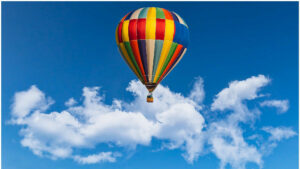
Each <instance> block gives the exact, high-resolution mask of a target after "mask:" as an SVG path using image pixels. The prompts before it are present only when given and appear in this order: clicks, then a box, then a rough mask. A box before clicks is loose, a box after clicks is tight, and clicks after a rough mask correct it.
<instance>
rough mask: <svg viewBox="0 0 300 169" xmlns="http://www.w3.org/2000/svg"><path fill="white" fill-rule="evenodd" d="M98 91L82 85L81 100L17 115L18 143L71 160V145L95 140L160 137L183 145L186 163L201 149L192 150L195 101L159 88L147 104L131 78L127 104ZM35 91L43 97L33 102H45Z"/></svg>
mask: <svg viewBox="0 0 300 169" xmlns="http://www.w3.org/2000/svg"><path fill="white" fill-rule="evenodd" d="M31 90H32V89H29V90H27V91H23V92H21V94H22V93H29V92H30V91H31ZM36 90H38V89H36ZM99 90H100V88H99V87H84V88H83V94H82V95H83V98H84V99H83V103H82V104H81V105H77V106H75V105H73V106H71V105H69V107H68V108H67V109H66V110H63V111H61V112H56V111H54V112H47V113H43V112H42V111H40V109H38V108H37V107H34V106H31V107H30V109H27V112H28V113H27V116H20V117H22V120H21V121H17V122H16V121H15V122H14V124H18V125H23V126H24V128H23V129H22V131H21V135H22V136H23V139H22V141H21V144H22V145H23V146H25V147H28V148H29V149H31V150H32V151H33V153H35V154H36V155H39V156H46V157H50V158H53V159H56V158H71V157H72V156H76V155H74V153H73V149H74V148H92V147H94V146H96V145H97V144H100V143H112V144H113V145H114V146H117V147H126V148H131V149H134V148H135V147H136V145H145V146H147V145H150V143H151V140H152V138H154V137H155V138H157V139H161V140H163V141H165V144H164V145H166V147H165V148H168V149H174V148H180V149H183V150H184V153H183V156H184V157H185V158H186V159H187V160H188V161H189V162H192V161H193V160H195V159H196V158H197V157H198V152H199V151H200V150H194V149H193V147H194V142H195V141H193V140H194V138H197V137H199V135H200V134H201V131H202V128H203V125H204V118H203V117H202V115H201V114H200V113H199V112H198V111H197V108H196V107H195V105H197V103H196V102H195V100H193V99H190V98H188V97H184V96H182V95H181V94H179V93H174V92H171V91H170V90H169V88H167V87H163V86H158V88H157V90H156V93H155V96H154V99H155V103H154V104H152V105H150V104H147V103H146V102H145V98H146V91H145V89H144V86H142V84H141V83H140V82H138V81H135V80H134V81H131V82H130V85H129V87H128V88H127V90H128V91H131V92H132V93H133V95H134V96H135V99H134V100H133V101H132V102H131V103H126V102H123V101H121V100H114V101H113V104H112V105H108V104H105V103H104V99H103V97H102V96H101V95H99ZM38 91H39V94H40V95H41V96H43V97H38V99H36V100H35V102H37V103H40V102H43V100H45V99H44V98H45V94H44V93H42V92H41V91H40V90H38ZM16 95H20V93H16ZM19 102H22V100H20V99H15V100H14V103H13V105H19V104H20V103H19ZM27 107H28V106H27ZM13 110H15V109H13ZM43 110H46V109H43ZM29 112H31V113H29ZM12 113H18V112H16V111H13V112H12ZM13 119H14V117H13ZM12 121H13V120H12ZM99 156H100V155H98V156H95V155H94V156H91V157H90V158H92V157H93V158H92V159H95V158H96V157H99ZM90 158H88V159H90ZM80 159H81V160H80ZM82 159H86V158H80V156H79V155H77V156H76V158H74V160H75V161H77V162H82V163H84V162H83V160H82ZM97 159H98V158H97ZM100 161H101V160H100Z"/></svg>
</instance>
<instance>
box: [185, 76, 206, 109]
mask: <svg viewBox="0 0 300 169" xmlns="http://www.w3.org/2000/svg"><path fill="white" fill-rule="evenodd" d="M203 83H204V82H203V79H202V78H201V77H197V78H196V82H195V83H194V87H193V89H192V90H191V93H190V95H189V98H191V99H192V100H194V101H195V102H197V103H200V104H201V103H202V101H203V99H204V97H205V92H204V84H203Z"/></svg>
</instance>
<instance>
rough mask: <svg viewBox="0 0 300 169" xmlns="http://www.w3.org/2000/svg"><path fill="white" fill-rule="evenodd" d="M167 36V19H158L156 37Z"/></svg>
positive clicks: (162, 37) (158, 38) (157, 38)
mask: <svg viewBox="0 0 300 169" xmlns="http://www.w3.org/2000/svg"><path fill="white" fill-rule="evenodd" d="M164 38H165V19H156V31H155V39H156V40H164Z"/></svg>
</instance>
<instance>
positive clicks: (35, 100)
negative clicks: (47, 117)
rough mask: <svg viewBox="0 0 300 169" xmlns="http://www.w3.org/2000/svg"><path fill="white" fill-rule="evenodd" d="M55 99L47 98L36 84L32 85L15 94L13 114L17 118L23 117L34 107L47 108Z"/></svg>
mask: <svg viewBox="0 0 300 169" xmlns="http://www.w3.org/2000/svg"><path fill="white" fill-rule="evenodd" d="M51 104H53V100H52V99H51V98H50V97H49V98H46V97H45V94H44V93H43V92H42V91H40V90H39V89H38V88H37V87H36V86H35V85H33V86H31V87H30V88H29V89H28V90H27V91H22V92H17V93H16V94H15V96H14V103H13V105H12V115H13V116H15V117H17V118H23V117H25V116H26V115H28V114H29V113H30V111H32V110H34V109H39V110H46V109H47V108H48V107H49V106H50V105H51Z"/></svg>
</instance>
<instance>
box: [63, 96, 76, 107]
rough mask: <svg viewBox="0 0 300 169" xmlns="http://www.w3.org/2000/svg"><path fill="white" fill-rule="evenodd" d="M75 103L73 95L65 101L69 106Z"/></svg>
mask: <svg viewBox="0 0 300 169" xmlns="http://www.w3.org/2000/svg"><path fill="white" fill-rule="evenodd" d="M76 103H77V101H76V100H75V99H74V98H73V97H71V98H70V99H69V100H68V101H66V102H65V105H66V106H67V107H71V106H74V105H75V104H76Z"/></svg>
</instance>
